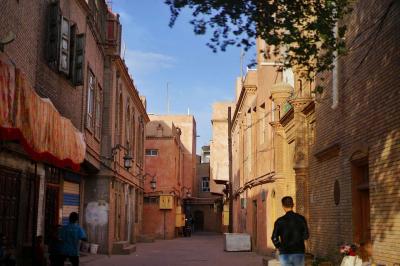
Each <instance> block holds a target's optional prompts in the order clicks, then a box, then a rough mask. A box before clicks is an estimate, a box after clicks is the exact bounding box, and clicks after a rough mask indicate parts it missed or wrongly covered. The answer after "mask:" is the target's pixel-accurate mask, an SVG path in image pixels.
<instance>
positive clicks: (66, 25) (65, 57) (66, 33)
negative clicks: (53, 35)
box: [58, 17, 71, 75]
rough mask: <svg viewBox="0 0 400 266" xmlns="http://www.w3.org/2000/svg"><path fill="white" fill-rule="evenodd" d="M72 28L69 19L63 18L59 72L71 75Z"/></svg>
mask: <svg viewBox="0 0 400 266" xmlns="http://www.w3.org/2000/svg"><path fill="white" fill-rule="evenodd" d="M70 38H71V27H70V22H69V20H68V19H67V18H65V17H61V34H60V58H59V68H58V69H59V70H60V72H63V73H65V74H67V75H68V74H69V56H70Z"/></svg>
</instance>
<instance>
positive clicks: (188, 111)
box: [188, 107, 190, 115]
mask: <svg viewBox="0 0 400 266" xmlns="http://www.w3.org/2000/svg"><path fill="white" fill-rule="evenodd" d="M188 115H190V108H189V107H188Z"/></svg>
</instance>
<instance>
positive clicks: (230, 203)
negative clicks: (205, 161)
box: [228, 106, 233, 233]
mask: <svg viewBox="0 0 400 266" xmlns="http://www.w3.org/2000/svg"><path fill="white" fill-rule="evenodd" d="M231 111H232V110H231V107H230V106H229V107H228V154H229V155H228V156H229V194H228V195H229V225H228V232H229V233H233V180H232V179H233V178H232V132H231V131H232V119H231V116H232V114H231Z"/></svg>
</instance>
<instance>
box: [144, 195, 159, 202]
mask: <svg viewBox="0 0 400 266" xmlns="http://www.w3.org/2000/svg"><path fill="white" fill-rule="evenodd" d="M143 202H144V203H148V204H158V197H154V196H153V197H143Z"/></svg>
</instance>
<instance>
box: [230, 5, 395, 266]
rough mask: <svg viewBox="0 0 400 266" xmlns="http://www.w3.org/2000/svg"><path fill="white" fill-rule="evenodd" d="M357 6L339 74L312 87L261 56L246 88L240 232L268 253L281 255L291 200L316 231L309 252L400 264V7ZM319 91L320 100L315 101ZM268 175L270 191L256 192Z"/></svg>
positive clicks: (240, 116) (240, 106) (237, 179)
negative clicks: (368, 251) (366, 254)
mask: <svg viewBox="0 0 400 266" xmlns="http://www.w3.org/2000/svg"><path fill="white" fill-rule="evenodd" d="M353 5H354V6H353V11H352V12H351V13H350V14H349V15H348V16H347V17H346V18H345V19H344V20H343V21H342V22H340V23H345V24H346V25H347V28H348V32H347V35H346V42H347V47H348V53H347V55H346V56H342V57H340V58H339V59H338V60H336V62H335V68H334V69H333V70H332V71H331V72H328V73H324V74H320V75H319V76H318V77H317V79H316V81H315V82H312V83H310V82H307V81H305V80H303V79H301V78H300V77H301V75H300V74H301V72H300V70H299V69H294V71H293V72H294V73H293V74H292V73H290V72H289V71H288V70H284V71H283V72H281V71H277V69H275V70H274V69H273V68H274V65H275V66H277V65H276V63H274V62H273V60H272V61H269V59H270V58H269V56H268V55H267V56H261V57H260V55H259V58H258V66H257V69H256V70H250V71H249V72H248V73H247V75H246V78H245V79H244V82H243V86H241V84H240V83H239V90H237V93H236V95H237V104H236V110H235V114H234V117H233V128H232V136H233V155H234V156H233V173H234V189H235V191H236V195H237V200H236V201H235V204H236V206H235V209H234V210H235V211H234V213H233V215H234V216H233V217H234V226H235V227H234V228H235V231H237V232H248V233H250V234H251V235H252V237H253V240H252V241H253V247H255V249H256V250H259V251H261V252H264V251H265V252H268V251H269V248H270V247H273V246H272V243H270V240H269V239H270V236H271V229H272V225H273V222H274V221H275V219H276V218H277V217H279V216H280V215H282V214H283V213H282V210H281V207H280V199H281V197H282V196H284V195H291V196H293V197H294V199H295V209H296V211H297V212H299V213H301V214H303V215H305V216H306V218H307V219H308V222H309V228H310V240H309V241H307V251H308V252H310V253H312V254H313V255H315V256H317V257H325V258H328V259H330V260H332V261H334V263H338V262H339V259H340V255H339V254H338V251H337V250H338V247H339V246H340V245H341V244H343V243H349V242H350V243H352V242H353V243H359V244H360V243H366V242H371V243H372V246H373V251H372V258H373V260H374V261H376V262H378V263H381V264H383V265H394V264H396V263H398V262H399V256H398V252H397V248H396V245H398V243H399V242H398V240H397V237H396V234H397V229H396V228H397V226H398V225H399V223H400V222H399V209H398V208H397V205H398V204H396V203H397V201H398V195H399V184H398V178H397V176H398V173H399V169H400V166H399V164H398V162H399V152H398V147H399V143H400V142H399V141H400V136H399V128H400V125H399V123H400V120H399V119H396V118H397V117H396V113H397V112H398V111H399V107H398V104H397V103H396V99H397V98H396V96H397V95H398V89H396V88H397V87H398V83H399V76H398V75H397V73H396V71H395V70H397V69H399V67H400V65H399V62H400V59H399V58H400V57H399V52H398V50H396V48H395V47H397V46H398V44H399V36H400V34H399V20H398V19H397V17H398V14H399V12H400V11H399V10H400V8H399V5H398V4H397V3H396V2H395V1H389V0H388V1H381V2H379V4H376V3H375V2H373V1H359V2H357V3H353ZM371 18H374V20H371ZM378 40H379V41H378ZM260 45H261V47H262V46H263V44H262V42H260V41H258V47H260ZM265 48H266V49H265ZM259 50H260V49H259ZM261 50H263V51H268V50H269V49H268V47H264V48H262V49H261ZM271 57H272V56H271ZM263 69H264V70H263ZM268 69H270V71H272V72H269V73H268V72H264V73H263V71H269V70H268ZM271 78H273V79H271ZM322 78H323V79H322ZM316 85H322V86H323V88H324V91H323V93H322V94H316V95H315V94H314V93H313V92H314V87H315V86H316ZM238 91H240V93H238ZM238 95H239V97H238ZM263 101H265V106H263ZM264 110H266V113H264V112H265V111H264ZM262 113H264V115H262ZM263 117H266V118H267V119H266V120H264V119H263ZM257 125H259V126H257ZM263 128H265V130H264V129H263ZM262 131H264V133H265V134H266V135H265V136H266V137H265V136H264V137H263V134H260V132H262ZM263 139H264V140H267V144H266V146H264V147H263V145H262V140H263ZM268 139H269V140H268ZM269 165H270V166H269ZM268 173H271V174H272V176H271V180H270V181H271V183H267V184H263V185H260V184H259V183H257V181H258V180H261V179H259V178H260V177H259V178H257V176H259V175H260V174H261V175H263V174H264V176H265V174H268ZM264 201H265V203H264ZM265 225H266V226H265ZM260 226H261V228H260ZM265 228H266V231H265ZM260 229H261V230H260Z"/></svg>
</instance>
